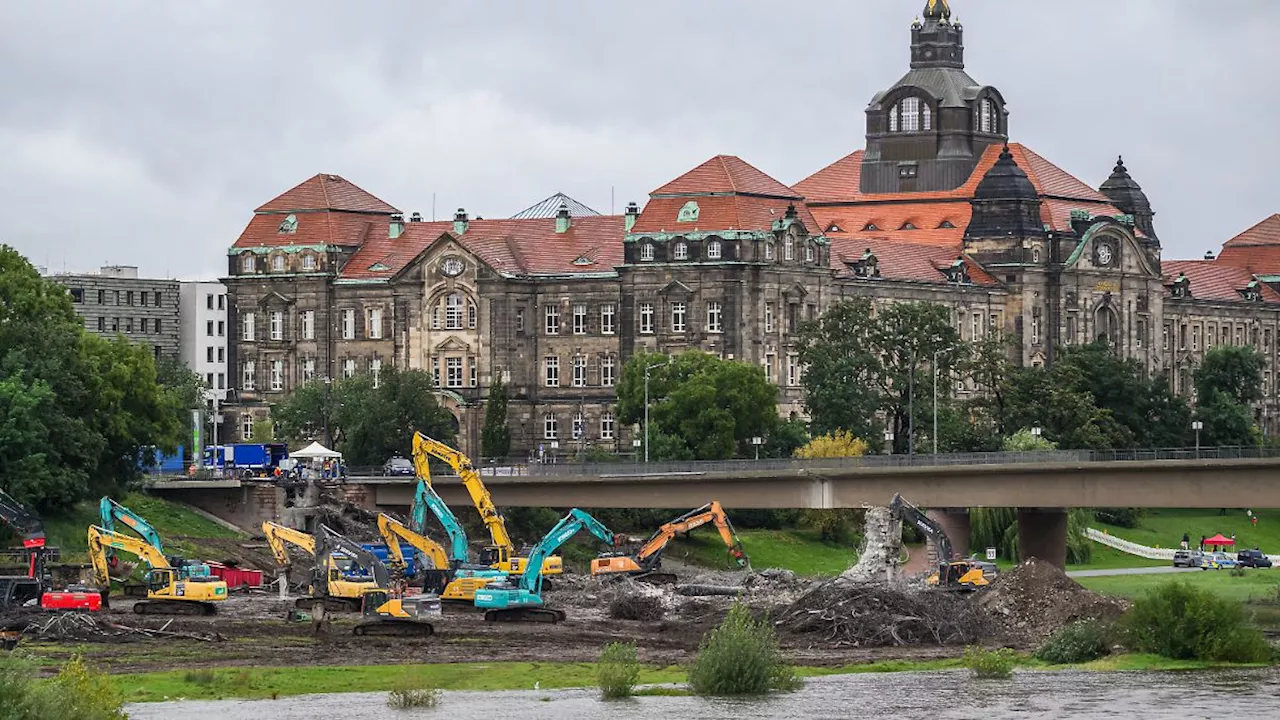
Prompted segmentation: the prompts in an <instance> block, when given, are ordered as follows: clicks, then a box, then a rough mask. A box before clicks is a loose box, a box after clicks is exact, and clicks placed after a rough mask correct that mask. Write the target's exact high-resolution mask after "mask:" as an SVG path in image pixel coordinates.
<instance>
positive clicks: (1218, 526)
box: [1093, 508, 1280, 553]
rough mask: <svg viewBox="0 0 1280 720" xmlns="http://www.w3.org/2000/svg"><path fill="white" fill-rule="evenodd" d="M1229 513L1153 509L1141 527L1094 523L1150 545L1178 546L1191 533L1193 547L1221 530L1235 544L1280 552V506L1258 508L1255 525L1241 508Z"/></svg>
mask: <svg viewBox="0 0 1280 720" xmlns="http://www.w3.org/2000/svg"><path fill="white" fill-rule="evenodd" d="M1226 512H1227V514H1226V515H1219V514H1218V513H1219V511H1218V510H1197V509H1182V508H1177V509H1153V510H1148V511H1147V514H1146V515H1145V516H1144V517H1143V518H1142V522H1141V523H1140V527H1136V528H1122V527H1116V526H1114V525H1107V524H1104V523H1095V524H1094V525H1093V527H1096V528H1097V529H1099V530H1104V531H1106V532H1108V533H1110V534H1112V535H1115V536H1116V537H1118V538H1122V539H1124V540H1129V541H1131V542H1136V543H1140V544H1142V545H1147V546H1150V547H1163V548H1176V547H1178V544H1179V543H1180V542H1182V534H1183V533H1186V534H1188V535H1190V536H1191V547H1192V549H1194V548H1195V547H1196V546H1197V545H1198V544H1199V542H1200V536H1202V535H1203V536H1206V537H1212V536H1213V535H1216V534H1218V533H1222V534H1223V535H1225V536H1227V537H1231V534H1232V533H1235V535H1236V547H1240V548H1252V547H1260V548H1262V550H1263V552H1268V553H1277V552H1280V510H1268V509H1258V510H1255V513H1256V514H1257V515H1258V526H1257V527H1254V526H1253V524H1252V523H1251V522H1250V521H1249V517H1248V516H1247V515H1245V511H1244V510H1241V509H1228V510H1227V511H1226Z"/></svg>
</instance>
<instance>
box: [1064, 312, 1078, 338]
mask: <svg viewBox="0 0 1280 720" xmlns="http://www.w3.org/2000/svg"><path fill="white" fill-rule="evenodd" d="M1063 333H1064V337H1063V338H1062V342H1063V344H1065V345H1074V344H1075V342H1076V316H1075V315H1068V316H1067V327H1066V329H1065V330H1063Z"/></svg>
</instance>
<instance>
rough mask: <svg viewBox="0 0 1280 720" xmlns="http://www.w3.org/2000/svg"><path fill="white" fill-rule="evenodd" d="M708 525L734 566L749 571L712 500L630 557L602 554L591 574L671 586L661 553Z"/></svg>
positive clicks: (737, 542)
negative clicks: (678, 537) (677, 539)
mask: <svg viewBox="0 0 1280 720" xmlns="http://www.w3.org/2000/svg"><path fill="white" fill-rule="evenodd" d="M707 523H715V526H716V529H717V530H719V531H720V537H721V539H723V540H724V544H725V546H726V547H728V548H729V556H730V557H731V558H732V559H733V562H734V563H735V564H736V565H737V566H738V567H740V568H745V567H748V566H749V565H750V564H751V561H750V560H749V559H748V558H747V553H746V551H745V550H743V549H742V541H741V540H739V539H738V535H737V533H735V532H734V531H733V525H732V524H731V523H730V522H729V516H728V515H726V514H725V512H724V508H722V507H720V503H719V502H716V501H715V500H712V501H711V502H710V503H708V504H706V505H703V506H702V507H700V508H698V509H696V510H690V511H689V512H687V513H685V514H684V515H681V516H680V517H678V518H676V519H675V520H672V521H671V522H668V523H665V524H664V525H662V527H659V528H658V530H657V532H655V533H654V534H653V536H652V537H650V538H649V540H648V541H646V542H645V544H644V545H641V546H640V549H639V550H638V551H636V552H635V553H633V554H627V553H625V552H604V553H601V554H600V556H599V557H597V558H596V559H595V560H592V561H591V574H592V575H595V576H599V577H610V576H612V577H623V576H626V577H632V578H635V579H636V580H640V581H642V582H647V583H652V584H654V585H669V584H672V583H674V582H675V581H676V576H675V574H673V573H668V572H659V571H660V570H661V569H662V551H663V550H665V549H666V547H667V544H668V543H670V542H671V540H672V538H674V537H675V536H676V534H677V533H683V532H689V531H690V530H693V529H694V528H698V527H701V526H703V525H706V524H707Z"/></svg>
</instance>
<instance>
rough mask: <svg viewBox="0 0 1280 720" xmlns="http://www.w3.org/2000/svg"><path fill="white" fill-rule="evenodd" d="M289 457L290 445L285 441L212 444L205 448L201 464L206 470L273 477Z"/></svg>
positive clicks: (244, 475)
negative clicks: (283, 461)
mask: <svg viewBox="0 0 1280 720" xmlns="http://www.w3.org/2000/svg"><path fill="white" fill-rule="evenodd" d="M288 457H289V447H288V446H287V445H285V444H284V443H235V444H231V445H210V446H208V447H206V448H205V449H204V456H203V458H202V459H201V462H200V465H201V467H203V468H204V469H205V470H223V471H226V472H228V473H234V474H236V475H240V476H242V477H271V475H272V474H273V473H274V472H275V469H276V468H278V467H280V462H281V461H282V460H285V459H287V458H288Z"/></svg>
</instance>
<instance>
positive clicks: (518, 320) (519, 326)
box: [516, 308, 524, 333]
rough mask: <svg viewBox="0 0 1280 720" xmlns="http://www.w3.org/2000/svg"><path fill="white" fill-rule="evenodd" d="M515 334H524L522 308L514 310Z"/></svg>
mask: <svg viewBox="0 0 1280 720" xmlns="http://www.w3.org/2000/svg"><path fill="white" fill-rule="evenodd" d="M516 332H518V333H522V332H524V308H516Z"/></svg>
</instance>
